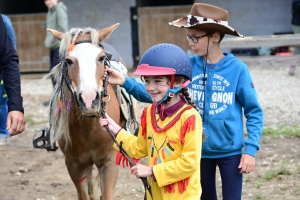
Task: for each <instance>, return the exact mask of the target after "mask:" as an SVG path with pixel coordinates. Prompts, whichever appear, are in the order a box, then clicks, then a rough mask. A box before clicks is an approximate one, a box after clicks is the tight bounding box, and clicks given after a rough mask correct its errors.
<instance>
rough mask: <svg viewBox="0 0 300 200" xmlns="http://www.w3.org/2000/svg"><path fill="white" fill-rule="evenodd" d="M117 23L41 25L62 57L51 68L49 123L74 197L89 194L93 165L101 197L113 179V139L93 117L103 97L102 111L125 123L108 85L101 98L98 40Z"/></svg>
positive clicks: (107, 194) (106, 196) (110, 190)
mask: <svg viewBox="0 0 300 200" xmlns="http://www.w3.org/2000/svg"><path fill="white" fill-rule="evenodd" d="M118 26H119V24H115V25H113V26H110V27H107V28H104V29H101V30H99V31H96V30H94V29H92V28H84V29H81V28H73V29H71V30H70V31H69V32H67V33H61V32H58V31H56V30H52V29H47V30H48V31H50V32H51V33H52V34H53V35H54V37H56V38H57V39H59V40H61V46H60V51H59V52H60V56H61V57H62V58H63V59H62V62H61V63H60V64H59V65H58V66H56V67H55V68H54V69H53V71H52V72H51V74H52V75H53V76H54V77H55V78H56V80H57V83H56V88H55V90H54V93H53V97H52V99H53V100H52V101H51V113H50V124H51V125H52V127H53V130H54V132H55V140H57V141H58V144H59V147H60V149H61V150H62V152H63V153H64V155H65V163H66V166H67V169H68V172H69V175H70V177H71V179H72V181H73V183H74V185H75V187H76V190H77V194H78V199H79V200H86V199H95V197H94V192H93V184H92V167H93V165H94V164H95V166H96V167H97V168H98V170H99V174H100V188H101V193H102V195H101V197H102V199H105V200H111V199H113V195H114V188H115V185H116V181H117V178H118V168H117V166H116V164H115V155H116V151H115V150H114V149H113V147H112V146H113V140H112V139H111V138H110V136H109V134H108V133H107V132H105V131H104V130H103V128H102V127H101V126H100V125H99V122H98V118H97V117H98V116H100V114H99V113H100V112H101V106H100V103H101V101H103V100H104V101H107V103H106V112H107V113H108V115H109V116H111V117H112V118H113V119H114V120H115V121H116V122H117V123H119V124H120V125H121V126H122V125H123V124H124V123H125V119H123V118H122V114H121V112H120V107H119V103H118V100H117V97H116V95H115V92H114V90H113V88H112V86H111V85H108V87H107V94H108V97H106V98H103V99H102V92H103V74H104V69H105V67H106V66H105V62H106V54H105V51H104V49H103V48H102V47H101V46H99V42H102V41H104V40H105V39H106V38H107V36H108V35H109V34H110V33H111V32H112V31H113V30H114V29H115V28H117V27H118ZM95 116H96V117H95ZM86 178H87V183H88V192H87V190H86V181H85V179H86Z"/></svg>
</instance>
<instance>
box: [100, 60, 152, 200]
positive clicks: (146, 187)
mask: <svg viewBox="0 0 300 200" xmlns="http://www.w3.org/2000/svg"><path fill="white" fill-rule="evenodd" d="M105 66H107V67H109V68H111V65H110V62H109V60H107V63H106V64H105ZM108 77H109V74H108V75H107V76H106V77H105V80H104V85H103V91H102V92H101V115H102V117H103V118H106V116H105V109H106V102H105V101H102V99H103V97H106V96H108V95H107V85H108ZM104 128H105V130H106V132H108V134H109V135H110V137H111V138H112V140H113V141H114V143H115V144H116V145H117V147H118V148H119V150H120V152H121V153H122V154H123V156H125V157H126V159H127V160H128V162H129V163H130V164H131V165H132V166H135V165H136V163H135V162H134V161H133V160H132V158H131V157H130V156H129V155H128V153H127V152H126V151H125V149H123V147H122V142H121V143H118V141H117V140H116V138H115V136H114V134H113V133H112V132H111V131H110V129H109V128H108V125H106V126H104ZM140 179H141V181H142V182H143V185H144V188H145V196H144V199H145V200H146V199H147V195H146V190H148V192H149V194H150V196H151V198H152V191H151V186H150V184H149V182H148V179H147V178H146V177H140ZM152 199H153V198H152Z"/></svg>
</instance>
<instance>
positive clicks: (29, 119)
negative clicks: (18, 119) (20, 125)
mask: <svg viewBox="0 0 300 200" xmlns="http://www.w3.org/2000/svg"><path fill="white" fill-rule="evenodd" d="M25 120H26V125H28V126H32V125H34V124H35V121H34V120H33V119H32V117H31V116H25Z"/></svg>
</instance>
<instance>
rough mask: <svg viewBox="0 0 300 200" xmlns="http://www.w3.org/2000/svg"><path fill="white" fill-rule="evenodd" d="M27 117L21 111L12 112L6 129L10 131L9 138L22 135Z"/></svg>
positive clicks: (9, 114)
mask: <svg viewBox="0 0 300 200" xmlns="http://www.w3.org/2000/svg"><path fill="white" fill-rule="evenodd" d="M25 123H26V122H25V117H24V114H23V113H22V112H20V111H16V110H13V111H10V112H9V113H8V116H7V122H6V129H7V130H9V136H14V135H17V134H20V133H22V132H23V131H24V130H25Z"/></svg>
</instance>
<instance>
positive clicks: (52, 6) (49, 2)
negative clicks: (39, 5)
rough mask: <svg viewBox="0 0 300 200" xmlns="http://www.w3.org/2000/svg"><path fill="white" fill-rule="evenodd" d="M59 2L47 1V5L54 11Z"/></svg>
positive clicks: (54, 0) (55, 0)
mask: <svg viewBox="0 0 300 200" xmlns="http://www.w3.org/2000/svg"><path fill="white" fill-rule="evenodd" d="M57 1H58V0H45V5H46V6H47V7H48V8H49V9H52V8H54V7H55V6H56V5H57Z"/></svg>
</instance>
